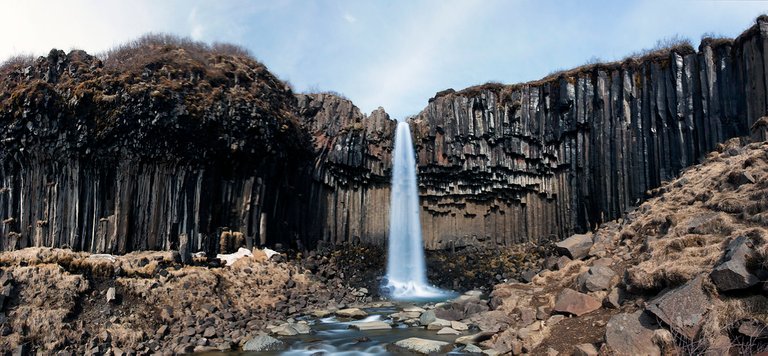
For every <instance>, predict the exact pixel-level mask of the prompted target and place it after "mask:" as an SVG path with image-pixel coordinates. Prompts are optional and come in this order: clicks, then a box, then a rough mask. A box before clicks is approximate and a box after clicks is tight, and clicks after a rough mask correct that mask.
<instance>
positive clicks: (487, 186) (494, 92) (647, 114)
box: [300, 18, 768, 249]
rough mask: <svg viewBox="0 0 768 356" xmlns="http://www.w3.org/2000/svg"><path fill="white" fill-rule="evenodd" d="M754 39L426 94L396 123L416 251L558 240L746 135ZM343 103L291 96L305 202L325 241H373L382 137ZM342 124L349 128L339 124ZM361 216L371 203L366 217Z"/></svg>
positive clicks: (755, 89)
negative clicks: (309, 150)
mask: <svg viewBox="0 0 768 356" xmlns="http://www.w3.org/2000/svg"><path fill="white" fill-rule="evenodd" d="M766 40H768V22H766V19H764V18H760V19H758V22H757V25H756V26H753V27H752V28H750V29H749V30H747V31H746V32H745V33H744V34H742V35H741V36H740V37H739V38H737V39H736V40H734V41H731V40H710V39H707V40H704V41H703V42H702V44H701V45H700V48H699V51H698V52H697V51H695V50H693V49H692V48H690V47H679V48H674V49H672V50H666V51H660V52H655V53H650V54H648V55H647V56H644V57H641V58H633V59H629V60H627V61H625V62H622V63H611V64H599V65H593V66H588V67H583V68H577V69H574V70H572V71H568V72H564V73H560V74H559V75H556V76H552V77H549V78H545V79H544V80H541V81H538V82H533V83H527V84H521V85H514V86H504V85H496V84H488V85H483V86H479V87H473V88H469V89H466V90H463V91H460V92H455V91H453V90H447V91H444V92H440V93H438V95H437V96H436V97H435V98H433V99H431V100H430V102H429V104H428V106H427V107H426V108H425V109H424V110H423V111H422V112H421V113H419V114H418V115H416V116H415V117H413V118H410V119H409V122H410V124H411V126H412V132H413V134H414V142H415V144H416V147H415V149H416V151H417V155H418V164H419V184H420V194H421V202H422V208H423V210H422V215H421V220H422V229H423V232H424V239H425V245H426V247H427V248H433V249H438V248H450V247H452V246H460V245H468V244H486V245H497V244H499V245H507V244H512V243H519V242H523V241H537V240H540V239H542V238H555V237H563V236H568V235H570V234H572V233H574V232H583V231H585V230H588V229H590V228H592V227H594V226H596V224H598V223H601V222H604V221H608V220H612V219H615V218H618V217H620V216H622V214H623V213H624V212H625V211H626V210H627V209H629V208H630V207H631V206H634V205H636V204H637V203H638V202H639V201H640V200H641V199H642V198H643V197H644V195H645V192H646V191H647V190H648V189H650V188H653V187H656V186H658V185H660V184H661V182H662V181H664V180H668V179H670V178H672V177H674V176H675V175H676V174H678V173H679V171H680V170H681V169H682V168H684V167H687V166H689V165H691V164H693V163H695V162H696V161H697V160H698V159H699V158H701V157H702V155H703V154H704V153H706V152H709V151H711V150H712V149H713V148H714V147H715V145H716V144H717V143H719V142H723V141H724V140H725V139H727V138H730V137H734V136H743V135H748V134H749V129H750V127H753V126H755V125H753V123H754V122H755V121H756V120H757V119H758V118H759V117H761V116H763V115H765V113H766V102H767V100H768V99H767V98H766V73H767V72H766V68H768V58H766V57H765V56H764V53H765V50H766ZM339 103H343V105H341V104H339ZM350 105H351V104H350V103H348V102H346V101H343V100H341V101H338V99H331V98H330V97H328V96H323V97H322V98H319V99H318V98H316V99H315V100H309V99H305V100H304V101H302V100H300V107H303V108H304V109H302V110H303V111H302V116H303V118H304V120H308V119H309V120H312V118H314V120H315V121H314V122H312V129H311V132H314V134H313V135H314V136H315V137H316V139H315V140H316V141H315V142H316V145H315V150H316V153H320V154H319V155H317V156H316V157H317V158H316V161H315V162H316V163H315V169H316V170H315V175H314V178H315V179H316V180H318V181H320V182H323V185H322V186H323V188H322V189H321V191H322V192H323V194H324V195H323V194H321V195H323V196H325V197H326V199H324V200H322V199H321V200H319V203H318V200H314V201H313V202H314V203H313V204H312V206H317V207H320V209H321V210H322V213H320V212H318V214H319V215H320V218H319V219H317V220H316V221H319V222H320V223H319V225H318V226H322V227H323V229H324V232H323V237H324V239H325V240H326V241H334V242H341V241H352V240H354V239H355V238H356V237H357V236H358V231H363V233H362V234H361V235H359V236H361V238H363V239H365V240H368V241H375V242H379V243H383V242H384V241H383V240H382V238H383V237H386V220H385V219H384V220H375V219H379V218H382V217H385V216H386V213H387V211H386V206H387V205H388V204H386V201H387V197H388V191H387V190H386V181H387V179H388V178H387V175H388V172H387V171H386V170H385V169H382V167H388V165H389V163H388V160H389V158H390V156H389V153H390V151H391V147H392V146H391V145H392V142H391V141H390V140H383V141H382V140H379V139H376V140H375V141H370V140H368V135H369V134H370V132H371V131H370V129H369V128H370V126H371V125H378V123H376V124H374V123H373V122H369V121H368V120H370V118H368V119H366V118H363V117H362V116H361V114H359V112H357V111H356V109H355V108H350ZM308 107H310V108H311V107H322V109H311V110H309V109H307V108H308ZM329 122H331V123H332V122H336V124H335V125H336V126H334V125H329V124H327V123H329ZM351 122H359V123H360V124H353V125H352V126H355V125H357V127H358V129H357V130H347V131H345V130H343V129H341V130H340V129H339V127H340V126H342V127H350V123H351ZM758 126H759V125H758ZM393 127H394V126H392V125H388V126H386V129H388V130H390V131H389V132H390V133H389V136H388V137H392V136H393V131H392V128H393ZM337 133H340V134H339V135H340V136H338V137H335V141H333V145H329V144H327V143H328V142H330V141H332V139H330V137H334V136H336V135H337ZM385 136H386V135H385ZM377 137H380V136H377ZM371 142H373V143H374V144H373V145H371ZM322 143H326V144H325V145H323V144H322ZM328 151H332V152H333V154H330V155H327V154H326V153H325V152H328ZM381 163H383V165H380V164H381ZM350 174H351V175H350ZM374 178H375V179H374ZM373 192H377V193H375V194H374V193H373ZM315 194H316V193H315ZM370 207H377V208H378V210H376V215H375V216H374V217H371V216H370V215H368V214H366V213H365V212H366V211H370V210H366V209H370ZM350 217H352V219H350ZM374 220H375V221H374ZM349 224H351V225H349ZM351 226H355V227H351ZM358 226H359V227H358Z"/></svg>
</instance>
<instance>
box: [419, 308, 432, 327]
mask: <svg viewBox="0 0 768 356" xmlns="http://www.w3.org/2000/svg"><path fill="white" fill-rule="evenodd" d="M435 318H436V317H435V311H434V310H427V311H425V312H423V313H421V316H419V324H421V325H422V326H426V325H429V324H431V323H432V322H434V321H435Z"/></svg>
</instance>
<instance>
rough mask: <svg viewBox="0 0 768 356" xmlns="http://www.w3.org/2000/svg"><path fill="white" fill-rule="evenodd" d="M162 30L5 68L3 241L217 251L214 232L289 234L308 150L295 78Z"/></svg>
mask: <svg viewBox="0 0 768 356" xmlns="http://www.w3.org/2000/svg"><path fill="white" fill-rule="evenodd" d="M166 40H168V39H156V40H155V43H150V44H147V45H144V46H142V47H141V48H138V49H127V50H125V51H123V52H118V53H114V54H113V57H112V58H111V59H110V60H108V61H107V62H110V61H111V62H116V61H119V63H113V64H112V66H107V65H105V63H103V62H102V61H101V60H99V59H96V58H94V57H92V56H90V55H87V54H86V53H85V52H82V51H72V52H70V53H69V54H65V53H64V52H63V51H56V50H54V51H51V52H50V54H49V55H48V56H47V57H41V58H40V59H38V60H36V61H34V62H33V63H27V64H25V65H23V66H8V67H6V68H3V70H2V80H1V81H0V105H1V106H0V108H1V110H0V123H2V130H0V217H2V219H3V221H2V224H0V249H14V248H22V247H25V246H31V245H34V246H69V247H71V248H73V249H76V250H85V251H91V252H108V253H125V252H128V251H132V250H144V249H170V248H173V249H176V248H180V247H181V248H184V249H186V250H187V251H198V250H205V251H209V252H215V251H216V249H217V248H218V246H219V245H220V237H221V236H224V237H225V238H226V237H232V236H235V237H236V238H237V239H238V240H240V241H238V242H239V243H241V244H247V245H253V244H256V243H259V242H262V243H263V242H264V241H261V240H265V241H266V242H270V243H275V242H282V241H283V240H286V239H289V238H290V237H292V236H293V235H296V234H297V232H294V233H291V232H292V230H296V228H295V226H297V224H292V223H290V222H291V221H292V219H295V214H294V212H295V211H296V210H299V209H298V208H296V205H297V204H299V203H298V202H297V201H296V200H295V199H294V198H292V197H293V196H295V195H296V193H295V190H296V186H297V185H299V184H298V179H299V178H295V177H300V174H297V173H299V172H301V171H303V166H302V165H300V164H294V162H295V161H296V160H298V161H300V160H301V159H302V157H310V154H311V152H310V151H309V150H307V149H306V146H307V143H308V138H307V137H306V135H305V134H304V133H303V132H302V131H300V130H299V124H298V121H297V120H296V117H295V115H294V114H293V108H294V106H295V98H294V97H293V95H292V93H291V91H290V89H288V88H287V86H286V85H285V84H284V83H283V82H281V81H279V80H277V79H276V78H275V77H274V76H273V75H272V74H270V73H269V72H268V71H267V70H266V68H265V67H264V66H263V65H261V64H259V63H257V62H255V61H252V60H250V59H248V58H246V57H243V56H233V55H227V54H225V53H218V52H216V51H215V50H214V51H210V50H202V49H200V48H195V47H194V46H195V44H192V45H190V44H186V47H185V46H172V45H166V44H164V43H163V41H166ZM149 42H152V41H149ZM115 57H117V58H115ZM299 163H300V162H299ZM286 197H290V198H286ZM275 222H278V223H275ZM230 229H231V230H234V232H235V233H234V234H232V233H230V232H229V230H230ZM224 245H226V244H224Z"/></svg>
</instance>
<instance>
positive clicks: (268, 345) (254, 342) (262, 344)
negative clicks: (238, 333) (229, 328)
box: [243, 335, 286, 352]
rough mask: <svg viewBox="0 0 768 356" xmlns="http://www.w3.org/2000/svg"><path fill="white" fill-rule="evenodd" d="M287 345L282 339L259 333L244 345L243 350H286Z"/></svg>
mask: <svg viewBox="0 0 768 356" xmlns="http://www.w3.org/2000/svg"><path fill="white" fill-rule="evenodd" d="M285 348H286V345H285V343H283V342H282V341H280V340H278V339H275V338H273V337H271V336H269V335H259V336H256V337H254V338H252V339H250V340H248V341H247V342H246V343H245V345H243V351H256V352H265V351H281V350H285Z"/></svg>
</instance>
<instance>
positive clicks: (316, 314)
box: [312, 309, 332, 318]
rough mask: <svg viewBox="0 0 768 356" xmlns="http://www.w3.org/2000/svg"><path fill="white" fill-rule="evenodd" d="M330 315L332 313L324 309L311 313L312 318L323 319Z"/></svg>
mask: <svg viewBox="0 0 768 356" xmlns="http://www.w3.org/2000/svg"><path fill="white" fill-rule="evenodd" d="M331 314H332V313H331V312H330V311H329V310H325V309H315V310H313V311H312V316H314V317H315V318H325V317H327V316H328V315H331Z"/></svg>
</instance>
